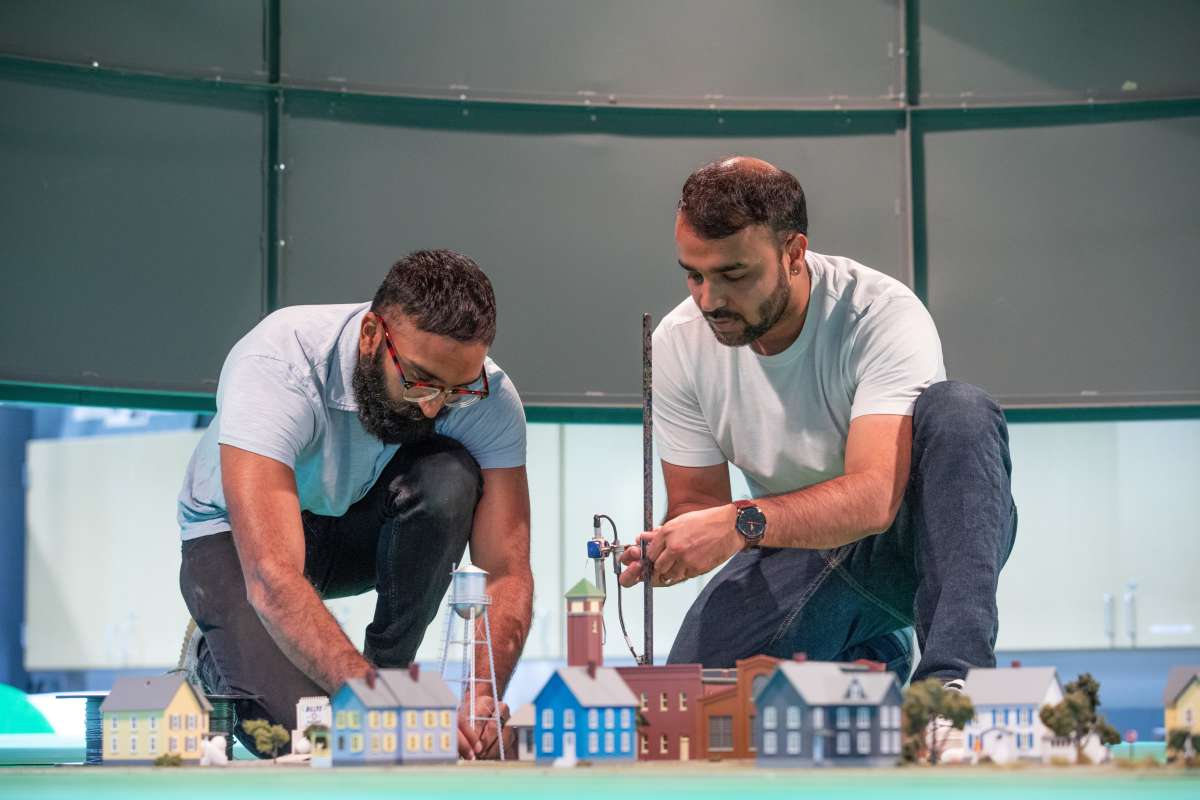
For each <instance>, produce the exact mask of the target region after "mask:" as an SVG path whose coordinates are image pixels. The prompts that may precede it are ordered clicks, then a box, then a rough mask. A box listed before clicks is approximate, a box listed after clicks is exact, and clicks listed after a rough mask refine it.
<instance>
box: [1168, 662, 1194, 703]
mask: <svg viewBox="0 0 1200 800" xmlns="http://www.w3.org/2000/svg"><path fill="white" fill-rule="evenodd" d="M1195 678H1200V664H1191V665H1186V664H1185V665H1182V666H1178V667H1171V672H1170V674H1168V675H1167V688H1166V689H1164V690H1163V705H1164V706H1173V705H1175V701H1176V700H1178V699H1179V695H1181V694H1183V690H1184V689H1186V688H1187V687H1188V684H1190V683H1191V682H1192V680H1193V679H1195Z"/></svg>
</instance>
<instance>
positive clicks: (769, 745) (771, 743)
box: [763, 731, 779, 756]
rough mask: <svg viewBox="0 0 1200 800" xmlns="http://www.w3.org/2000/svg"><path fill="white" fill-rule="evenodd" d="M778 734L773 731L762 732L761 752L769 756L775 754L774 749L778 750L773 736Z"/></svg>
mask: <svg viewBox="0 0 1200 800" xmlns="http://www.w3.org/2000/svg"><path fill="white" fill-rule="evenodd" d="M778 735H779V734H777V733H775V731H767V732H766V733H764V734H763V753H765V754H766V755H769V756H773V755H775V752H776V750H778V746H777V745H776V741H775V737H776V736H778Z"/></svg>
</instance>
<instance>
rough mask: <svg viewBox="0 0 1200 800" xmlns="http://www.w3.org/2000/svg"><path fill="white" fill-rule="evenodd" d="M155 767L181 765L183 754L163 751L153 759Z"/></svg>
mask: <svg viewBox="0 0 1200 800" xmlns="http://www.w3.org/2000/svg"><path fill="white" fill-rule="evenodd" d="M154 766H156V767H182V766H183V756H181V755H179V753H163V754H162V755H161V756H159V757H158V758H156V759H154Z"/></svg>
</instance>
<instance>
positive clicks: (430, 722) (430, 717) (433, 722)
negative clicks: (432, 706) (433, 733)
mask: <svg viewBox="0 0 1200 800" xmlns="http://www.w3.org/2000/svg"><path fill="white" fill-rule="evenodd" d="M425 727H426V728H436V727H437V712H436V711H426V712H425Z"/></svg>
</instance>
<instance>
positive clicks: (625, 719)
mask: <svg viewBox="0 0 1200 800" xmlns="http://www.w3.org/2000/svg"><path fill="white" fill-rule="evenodd" d="M630 716H631V712H630V710H629V709H628V708H622V709H621V727H622V728H628V727H629V722H630V719H629V718H630Z"/></svg>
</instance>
